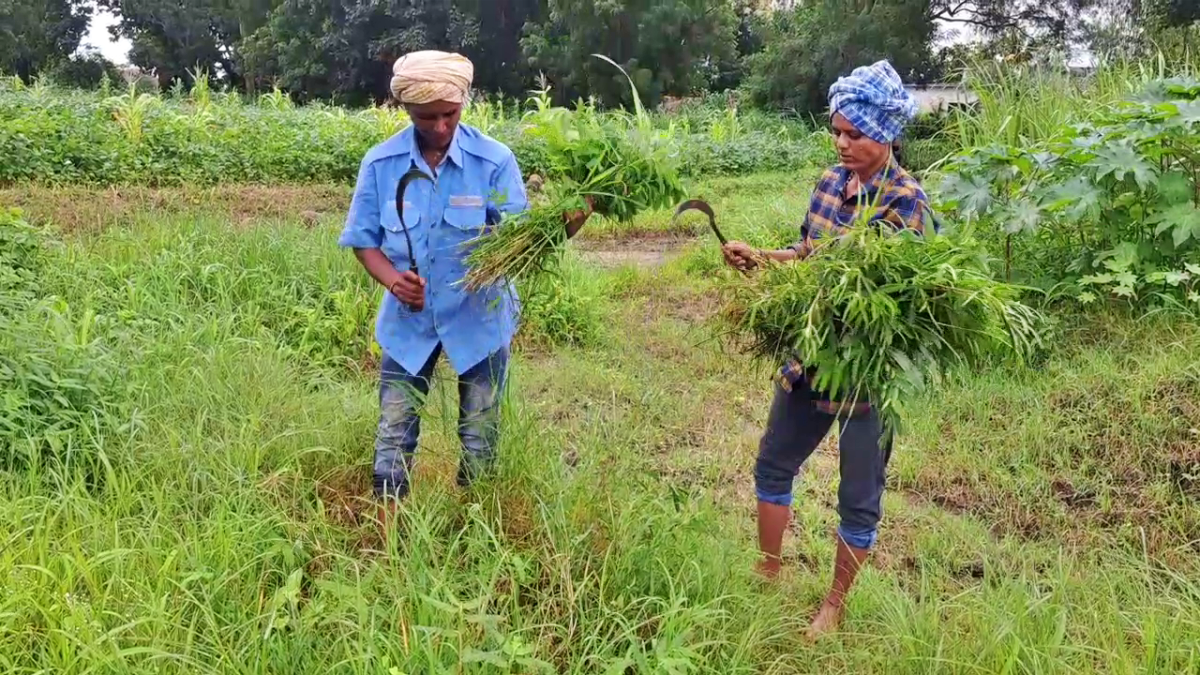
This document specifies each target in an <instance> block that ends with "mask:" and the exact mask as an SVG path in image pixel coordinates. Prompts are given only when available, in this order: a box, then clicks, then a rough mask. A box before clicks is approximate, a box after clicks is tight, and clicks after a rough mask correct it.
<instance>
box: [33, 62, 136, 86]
mask: <svg viewBox="0 0 1200 675" xmlns="http://www.w3.org/2000/svg"><path fill="white" fill-rule="evenodd" d="M46 75H47V77H48V78H49V79H50V81H52V82H54V83H55V84H56V85H58V86H60V87H70V88H74V89H84V90H88V91H94V90H96V89H100V88H101V86H102V85H103V84H104V83H105V81H107V82H108V84H109V85H110V86H117V85H118V84H119V83H121V82H122V81H123V80H122V77H121V71H119V70H117V67H116V65H114V64H113V62H112V61H109V60H108V59H106V58H104V57H103V56H101V55H100V54H83V55H79V56H72V57H70V58H69V59H66V60H64V61H62V62H60V63H57V64H55V65H54V67H53V68H51V69H50V71H49V72H48V73H47V74H46Z"/></svg>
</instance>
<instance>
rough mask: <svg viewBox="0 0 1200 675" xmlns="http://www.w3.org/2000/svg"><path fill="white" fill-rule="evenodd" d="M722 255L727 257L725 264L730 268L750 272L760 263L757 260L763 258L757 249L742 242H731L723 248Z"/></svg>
mask: <svg viewBox="0 0 1200 675" xmlns="http://www.w3.org/2000/svg"><path fill="white" fill-rule="evenodd" d="M721 253H722V254H723V255H724V256H725V262H726V263H728V264H729V266H730V267H734V268H736V269H739V270H748V269H751V268H753V267H754V266H755V265H757V264H758V263H757V262H756V259H757V258H759V257H761V254H760V253H759V252H758V250H757V249H754V248H753V247H751V246H750V245H749V244H746V243H744V242H740V241H731V242H729V243H727V244H725V245H724V246H722V247H721Z"/></svg>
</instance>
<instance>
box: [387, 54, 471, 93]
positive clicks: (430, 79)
mask: <svg viewBox="0 0 1200 675" xmlns="http://www.w3.org/2000/svg"><path fill="white" fill-rule="evenodd" d="M474 77H475V66H473V65H472V64H471V61H470V60H469V59H467V57H465V56H461V55H459V54H449V53H447V52H437V51H420V52H412V53H410V54H405V55H404V56H401V57H400V58H399V59H397V60H396V65H395V66H393V68H392V95H393V96H395V97H396V100H398V101H400V102H401V103H411V104H414V105H421V104H423V103H433V102H434V101H449V102H451V103H463V102H465V101H466V98H467V91H468V90H469V89H470V88H471V80H472V79H473V78H474Z"/></svg>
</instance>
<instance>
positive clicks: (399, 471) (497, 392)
mask: <svg viewBox="0 0 1200 675" xmlns="http://www.w3.org/2000/svg"><path fill="white" fill-rule="evenodd" d="M441 353H442V349H441V347H440V346H439V347H438V348H437V349H435V350H434V351H433V354H432V355H431V356H430V357H429V361H428V362H427V363H426V364H425V365H424V366H423V367H422V368H421V372H419V373H416V374H413V373H409V372H407V371H406V370H404V368H403V367H401V366H400V364H398V363H396V362H395V361H394V360H392V359H391V358H390V357H388V356H387V355H386V354H385V355H384V357H383V366H382V377H381V378H380V379H381V382H380V387H379V408H380V414H379V428H378V430H377V431H376V435H375V470H374V487H375V495H376V496H377V497H385V496H391V497H395V498H397V499H399V498H403V497H404V496H405V495H406V494H408V490H409V476H410V475H411V473H412V470H413V465H414V459H415V455H416V451H417V439H418V438H419V437H420V435H421V418H420V415H419V412H420V407H421V403H422V402H424V400H425V397H426V396H427V395H428V394H429V386H430V380H431V379H432V377H433V368H434V366H435V365H436V364H437V360H438V357H439V356H441ZM508 357H509V349H508V347H504V348H502V349H500V350H499V351H497V352H495V353H494V354H492V355H491V356H489V357H488V358H486V359H484V360H483V361H481V362H480V363H478V364H477V365H475V366H474V367H472V368H471V369H470V370H468V371H467V372H465V373H463V374H462V375H460V376H459V378H458V399H459V401H458V437H459V440H460V441H461V442H462V449H463V457H462V459H461V461H460V464H459V469H458V484H459V485H462V486H466V485H467V484H469V483H470V482H471V481H472V480H474V478H475V477H476V476H477V475H478V474H479V472H480V471H481V470H482V469H485V468H487V467H489V466H490V465H491V464H492V463H493V461H494V459H495V451H496V441H497V439H498V438H499V430H500V396H501V393H502V392H503V389H504V382H505V379H506V376H507V374H508Z"/></svg>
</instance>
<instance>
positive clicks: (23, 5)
mask: <svg viewBox="0 0 1200 675" xmlns="http://www.w3.org/2000/svg"><path fill="white" fill-rule="evenodd" d="M90 17H91V6H90V5H89V4H88V3H85V2H81V1H80V0H0V73H7V74H15V75H16V76H17V77H20V78H21V79H22V80H24V81H26V82H29V81H31V80H32V79H33V78H34V77H35V76H37V75H39V74H40V73H42V72H43V71H44V70H46V69H47V68H49V67H51V66H52V65H54V64H56V63H59V62H61V61H65V60H67V59H68V58H69V57H70V56H71V54H72V53H74V51H75V49H76V48H78V47H79V43H80V41H81V40H82V39H83V36H84V34H85V33H86V32H87V27H88V20H89V19H90Z"/></svg>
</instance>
